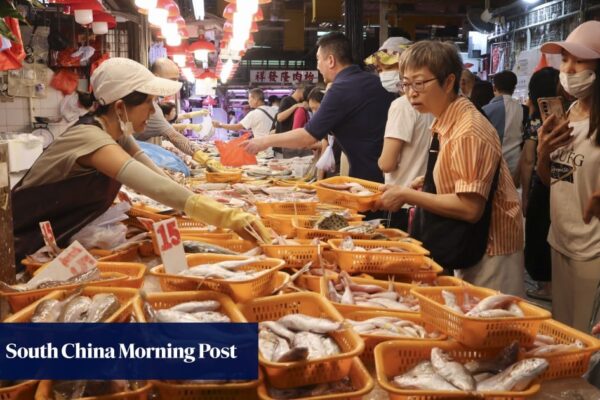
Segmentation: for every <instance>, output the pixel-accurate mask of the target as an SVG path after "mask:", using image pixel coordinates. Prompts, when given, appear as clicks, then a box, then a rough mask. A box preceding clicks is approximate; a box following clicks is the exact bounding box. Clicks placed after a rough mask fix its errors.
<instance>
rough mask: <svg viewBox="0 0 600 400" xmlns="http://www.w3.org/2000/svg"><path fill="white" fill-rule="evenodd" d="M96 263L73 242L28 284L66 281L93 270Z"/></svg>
mask: <svg viewBox="0 0 600 400" xmlns="http://www.w3.org/2000/svg"><path fill="white" fill-rule="evenodd" d="M97 263H98V262H97V261H96V259H95V258H94V256H92V255H91V254H90V253H88V251H87V250H86V249H85V248H84V247H83V246H82V245H81V244H80V243H79V242H78V241H75V242H73V243H71V245H70V246H69V247H67V248H66V249H65V250H63V252H62V253H60V255H59V256H58V257H56V258H55V259H54V260H53V261H52V262H51V263H50V264H48V265H47V266H45V267H43V269H42V270H40V271H39V272H38V273H37V274H36V275H35V276H34V277H33V278H32V279H31V280H30V281H29V282H28V284H29V285H36V284H38V283H40V282H43V281H45V280H48V279H50V280H61V281H62V280H67V279H69V278H71V277H73V276H77V275H81V274H83V273H85V272H87V271H89V270H91V269H93V268H94V267H96V264H97Z"/></svg>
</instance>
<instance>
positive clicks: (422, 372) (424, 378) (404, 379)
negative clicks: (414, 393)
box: [394, 361, 459, 392]
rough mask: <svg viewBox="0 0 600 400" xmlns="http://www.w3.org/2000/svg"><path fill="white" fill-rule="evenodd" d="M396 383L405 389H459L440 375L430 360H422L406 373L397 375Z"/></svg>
mask: <svg viewBox="0 0 600 400" xmlns="http://www.w3.org/2000/svg"><path fill="white" fill-rule="evenodd" d="M394 383H395V384H396V385H398V386H400V387H401V388H403V389H419V390H445V391H450V392H456V391H459V389H458V388H456V387H455V386H453V385H452V384H451V383H450V382H448V381H447V380H445V379H444V378H442V377H441V376H440V375H438V374H437V373H436V372H435V370H434V368H433V366H432V364H431V363H430V362H429V361H422V362H420V363H419V364H417V365H416V366H415V367H414V368H413V369H411V370H410V371H408V372H406V373H405V374H403V375H398V376H395V377H394Z"/></svg>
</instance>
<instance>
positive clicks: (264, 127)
mask: <svg viewBox="0 0 600 400" xmlns="http://www.w3.org/2000/svg"><path fill="white" fill-rule="evenodd" d="M248 104H249V105H250V107H251V108H252V109H253V110H252V111H250V112H249V113H248V114H246V116H245V117H244V118H243V119H242V120H241V121H240V122H239V123H237V124H224V123H222V122H219V121H213V126H214V127H215V128H223V129H228V130H230V131H241V130H244V129H246V130H251V131H252V134H253V135H254V137H255V138H256V137H261V136H267V135H268V134H269V132H270V130H271V125H273V120H274V118H275V115H274V114H273V110H272V109H271V107H269V106H266V105H265V94H264V93H263V91H262V90H260V89H252V90H250V92H248Z"/></svg>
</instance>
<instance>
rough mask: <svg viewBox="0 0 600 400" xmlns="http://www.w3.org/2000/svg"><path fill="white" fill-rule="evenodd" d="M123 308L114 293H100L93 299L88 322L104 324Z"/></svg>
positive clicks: (88, 313) (87, 318)
mask: <svg viewBox="0 0 600 400" xmlns="http://www.w3.org/2000/svg"><path fill="white" fill-rule="evenodd" d="M119 307H121V303H120V302H119V299H118V298H117V296H115V295H114V294H112V293H98V294H96V295H94V297H93V298H92V304H91V305H90V308H89V310H88V312H87V317H86V319H85V320H86V322H102V321H105V320H106V319H108V318H109V317H110V316H111V315H113V314H114V313H115V312H116V311H117V310H118V309H119Z"/></svg>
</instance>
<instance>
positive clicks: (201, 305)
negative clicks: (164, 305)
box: [169, 300, 221, 313]
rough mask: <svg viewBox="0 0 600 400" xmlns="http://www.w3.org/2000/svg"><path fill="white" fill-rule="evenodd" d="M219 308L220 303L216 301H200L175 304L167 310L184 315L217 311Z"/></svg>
mask: <svg viewBox="0 0 600 400" xmlns="http://www.w3.org/2000/svg"><path fill="white" fill-rule="evenodd" d="M219 308H221V303H219V302H218V301H217V300H202V301H187V302H185V303H180V304H177V305H175V306H173V307H171V308H169V310H172V311H181V312H186V313H197V312H200V311H217V310H218V309H219Z"/></svg>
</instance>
